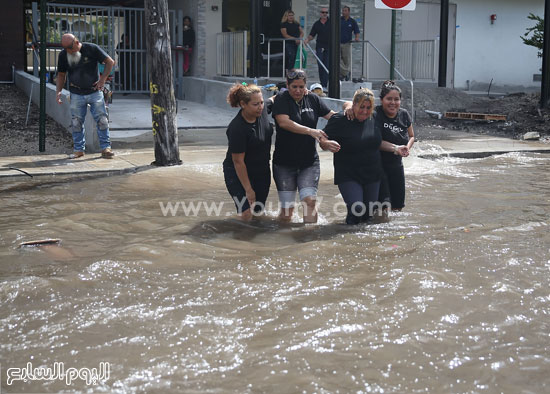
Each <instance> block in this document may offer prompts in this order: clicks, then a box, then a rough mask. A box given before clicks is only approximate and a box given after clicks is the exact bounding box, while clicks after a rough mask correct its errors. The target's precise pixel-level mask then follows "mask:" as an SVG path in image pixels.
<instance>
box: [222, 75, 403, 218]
mask: <svg viewBox="0 0 550 394" xmlns="http://www.w3.org/2000/svg"><path fill="white" fill-rule="evenodd" d="M286 87H287V89H286V90H284V91H283V92H281V93H279V94H277V95H276V96H274V97H271V98H269V101H270V103H269V104H270V105H269V106H268V105H266V103H264V98H263V95H262V92H261V90H260V88H259V87H258V86H256V85H253V84H246V83H242V84H239V83H235V84H234V85H233V86H232V87H231V88H230V90H229V93H228V96H227V101H228V102H229V104H230V105H231V106H232V107H235V108H239V107H240V111H239V112H238V114H237V115H236V116H235V118H234V119H233V120H232V121H231V123H230V124H229V126H228V128H227V139H228V149H227V154H226V158H225V160H224V162H223V171H224V178H225V184H226V186H227V190H228V191H229V194H230V195H231V197H232V198H233V201H234V202H235V206H236V208H237V213H238V214H239V215H240V216H241V218H242V219H243V220H250V219H251V218H252V216H254V215H258V214H261V212H262V211H263V209H264V208H265V203H266V200H267V197H268V194H269V188H270V185H271V167H270V165H269V162H270V156H271V139H272V136H273V125H272V124H271V122H270V121H269V114H268V112H269V111H268V107H270V108H271V115H272V116H273V119H274V120H275V128H276V138H275V150H274V153H273V179H274V180H275V185H276V187H277V191H278V195H279V203H280V209H281V210H280V213H279V219H280V220H282V221H290V220H291V218H292V215H293V213H294V206H295V199H296V191H298V194H299V198H300V201H301V203H302V206H303V221H304V223H316V222H317V207H316V201H317V190H318V185H319V177H320V162H319V155H318V154H317V143H318V144H319V145H320V147H321V148H322V149H323V150H328V151H330V152H333V153H334V184H335V185H337V186H338V189H339V191H340V193H341V195H342V197H343V199H344V201H345V204H346V207H347V216H346V223H347V224H359V223H361V222H365V221H367V220H369V218H370V217H372V215H373V212H372V207H373V206H387V205H390V206H391V209H392V210H401V209H402V208H403V207H404V206H405V175H404V170H403V163H402V157H406V156H408V155H409V150H410V149H411V147H412V145H413V144H414V131H413V127H412V122H411V117H410V114H409V113H408V112H407V110H405V109H403V108H401V89H400V88H399V87H398V86H397V85H396V84H395V83H394V82H393V81H385V82H384V83H383V84H382V86H381V88H380V100H381V105H379V106H378V107H376V108H375V104H374V94H373V92H372V91H371V90H369V89H366V88H361V89H358V90H357V91H356V92H355V94H354V97H353V101H352V102H351V103H350V102H346V103H344V106H343V107H344V108H343V110H342V111H341V112H338V113H336V112H334V111H332V110H330V109H329V108H328V107H327V105H326V104H325V103H324V101H323V100H322V99H321V98H320V97H319V96H317V95H316V94H313V93H310V92H308V91H307V89H306V73H305V72H304V71H303V70H300V69H292V70H290V71H288V73H287V77H286ZM319 117H323V118H325V119H328V122H327V125H326V126H325V128H324V130H320V129H318V128H317V121H318V119H319ZM377 202H378V203H380V202H384V203H388V204H386V205H384V204H378V205H376V203H377Z"/></svg>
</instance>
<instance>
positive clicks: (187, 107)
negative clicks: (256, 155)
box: [109, 94, 238, 141]
mask: <svg viewBox="0 0 550 394" xmlns="http://www.w3.org/2000/svg"><path fill="white" fill-rule="evenodd" d="M237 112H238V109H237V108H231V107H230V106H229V104H227V109H220V108H218V107H209V106H207V105H205V104H200V103H195V102H193V101H184V100H177V116H176V121H177V127H178V129H196V128H202V129H210V128H226V127H227V125H228V124H229V122H231V120H232V119H233V118H234V117H235V115H236V114H237ZM151 124H152V120H151V100H150V99H149V96H148V95H144V94H131V95H128V96H116V97H114V98H113V102H112V103H111V104H110V105H109V130H110V132H111V140H112V141H124V140H127V139H128V138H130V139H131V138H136V137H140V138H139V139H141V140H143V139H146V140H147V141H152V138H153V137H152V134H151V128H152V125H151Z"/></svg>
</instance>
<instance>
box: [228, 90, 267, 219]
mask: <svg viewBox="0 0 550 394" xmlns="http://www.w3.org/2000/svg"><path fill="white" fill-rule="evenodd" d="M227 101H228V103H229V104H230V105H231V106H232V107H235V108H237V107H240V108H241V109H240V111H239V113H238V114H237V115H236V116H235V118H233V120H232V121H231V123H230V124H229V126H228V127H227V132H226V134H227V140H228V149H227V154H226V157H225V160H224V162H223V173H224V178H225V185H226V187H227V190H228V191H229V194H230V195H231V197H232V198H233V201H234V202H235V206H236V208H237V213H238V214H239V215H241V218H242V219H243V220H245V221H248V220H250V219H251V218H252V215H253V213H252V211H254V213H260V212H262V211H263V209H264V208H265V201H266V200H267V195H268V194H269V187H270V185H271V171H270V168H269V159H270V154H271V137H272V136H273V126H272V125H271V123H270V122H269V118H268V115H267V110H266V107H265V105H264V99H263V96H262V92H261V91H260V88H259V87H258V86H256V85H247V84H245V83H243V84H239V83H236V84H234V85H233V86H232V87H231V88H230V89H229V93H228V95H227Z"/></svg>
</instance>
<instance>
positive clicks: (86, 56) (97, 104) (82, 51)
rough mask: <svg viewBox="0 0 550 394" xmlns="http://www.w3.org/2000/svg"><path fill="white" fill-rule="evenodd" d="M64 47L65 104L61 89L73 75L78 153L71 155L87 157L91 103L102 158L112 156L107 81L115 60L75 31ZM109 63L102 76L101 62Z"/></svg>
mask: <svg viewBox="0 0 550 394" xmlns="http://www.w3.org/2000/svg"><path fill="white" fill-rule="evenodd" d="M61 46H62V47H63V50H62V51H61V52H60V53H59V58H58V62H57V96H56V98H57V102H58V103H59V104H61V90H63V86H65V80H66V77H67V73H68V74H69V91H70V92H71V100H70V103H71V117H72V120H71V131H72V134H73V142H74V152H73V154H72V155H71V158H78V157H82V156H84V148H85V139H84V119H85V117H86V111H87V106H88V104H89V105H90V112H91V114H92V116H93V117H94V120H95V121H96V123H97V135H98V137H99V147H100V148H101V157H103V158H105V159H112V158H113V156H114V155H115V154H114V153H113V151H112V150H111V140H110V136H109V120H108V118H107V111H106V109H105V101H104V99H103V92H102V90H103V88H104V86H105V81H106V79H107V77H108V76H109V74H110V73H111V70H112V68H113V66H114V65H115V61H114V60H113V59H112V58H111V57H110V56H109V55H107V53H106V52H105V51H104V50H103V49H101V48H100V47H99V46H97V45H96V44H92V43H88V42H80V41H78V39H77V38H76V37H75V36H74V35H72V34H64V35H63V37H62V38H61ZM99 63H102V64H105V69H104V70H103V74H101V75H99V70H98V64H99Z"/></svg>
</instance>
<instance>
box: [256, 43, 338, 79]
mask: <svg viewBox="0 0 550 394" xmlns="http://www.w3.org/2000/svg"><path fill="white" fill-rule="evenodd" d="M296 40H300V45H298V49H297V51H296V53H302V50H303V49H304V39H303V38H268V40H267V55H263V54H262V58H263V59H264V60H266V59H267V78H271V60H272V59H275V58H280V57H282V59H283V67H282V68H283V73H282V78H283V79H284V78H286V75H285V64H286V42H287V41H296ZM278 41H282V42H283V52H282V54H273V55H272V54H271V43H272V42H278ZM305 48H306V49H309V51H310V52H311V53H312V54H313V56H314V57H315V59H316V60H317V61H318V62H319V63H321V64H323V63H322V62H321V60H320V59H319V58H318V57H317V54H316V53H315V51H314V50H313V49H312V48H311V46H310V45H309V44H305ZM299 64H300V68H302V56H300V58H299ZM323 67H324V68H325V70H327V72H328V68H327V67H326V66H325V65H324V64H323Z"/></svg>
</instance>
